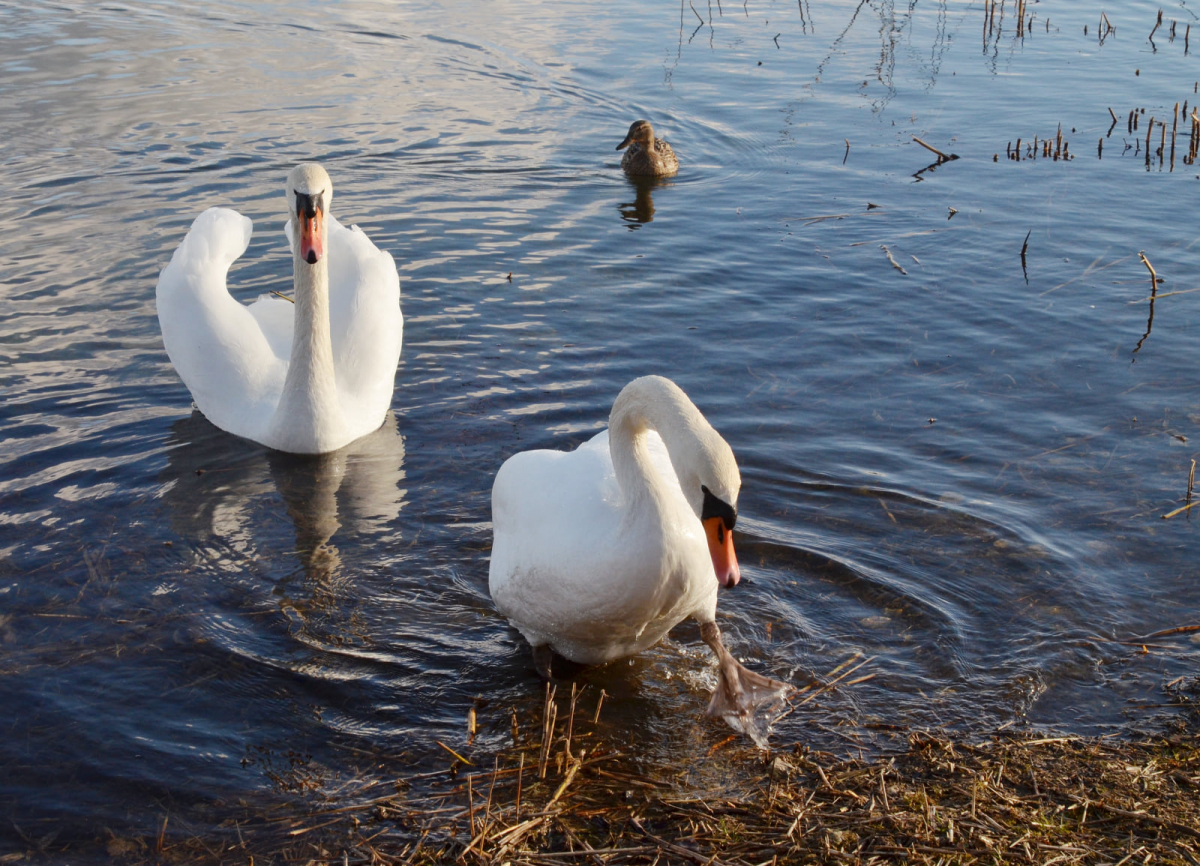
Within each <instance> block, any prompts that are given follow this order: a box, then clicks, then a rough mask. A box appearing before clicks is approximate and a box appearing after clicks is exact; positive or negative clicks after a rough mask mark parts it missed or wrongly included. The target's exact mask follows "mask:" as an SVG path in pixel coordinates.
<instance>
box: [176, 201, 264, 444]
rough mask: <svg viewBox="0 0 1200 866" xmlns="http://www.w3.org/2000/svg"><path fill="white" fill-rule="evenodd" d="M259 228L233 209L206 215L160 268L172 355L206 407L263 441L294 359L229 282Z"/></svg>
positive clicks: (228, 426)
mask: <svg viewBox="0 0 1200 866" xmlns="http://www.w3.org/2000/svg"><path fill="white" fill-rule="evenodd" d="M252 230H253V224H252V223H251V221H250V220H249V219H248V218H246V217H244V216H242V215H241V214H239V213H237V212H236V211H232V210H229V209H227V208H209V209H208V210H206V211H205V212H204V213H202V214H200V216H198V217H196V219H195V221H194V222H193V223H192V227H191V228H190V229H189V230H188V233H187V236H186V237H184V239H183V242H182V243H181V244H180V245H179V248H178V249H177V250H175V254H174V255H173V256H172V257H171V262H170V264H168V265H167V266H166V267H165V268H164V269H163V271H162V273H161V274H160V275H159V278H158V287H157V289H156V291H155V302H156V306H157V309H158V321H159V326H160V327H161V329H162V336H163V345H164V346H165V347H166V350H167V355H168V356H169V357H170V358H171V363H172V364H174V365H175V369H176V371H177V372H178V373H179V376H180V378H181V379H183V382H184V384H185V385H187V387H188V390H189V391H191V393H192V399H194V400H195V401H196V405H197V406H198V407H199V408H200V411H201V412H203V413H204V414H205V416H206V417H207V418H208V419H209V420H210V421H212V422H213V423H214V424H216V425H217V426H218V427H220V428H222V429H224V430H227V431H229V432H231V433H234V434H236V435H238V436H244V437H246V438H249V439H255V440H259V441H261V439H262V437H263V435H264V434H265V431H266V427H267V424H268V423H269V421H270V418H271V414H272V412H274V409H275V405H276V404H277V403H278V401H279V393H280V391H281V389H282V388H283V380H284V376H285V375H286V373H287V364H286V362H285V361H283V360H281V359H280V358H279V357H277V356H276V354H275V353H274V352H273V351H272V347H271V345H270V343H269V341H268V340H267V338H266V336H264V334H263V330H262V328H261V327H260V325H259V323H258V322H257V321H256V319H255V317H254V315H253V314H252V313H251V312H250V310H249V309H248V308H247V307H246V306H245V305H243V304H240V303H238V301H236V300H235V299H234V298H232V297H231V296H230V294H229V290H228V288H227V286H226V277H227V275H228V272H229V267H230V265H232V264H233V262H234V261H236V260H237V259H238V258H239V257H240V256H241V255H242V253H244V252H245V251H246V246H247V245H248V244H249V243H250V234H251V231H252Z"/></svg>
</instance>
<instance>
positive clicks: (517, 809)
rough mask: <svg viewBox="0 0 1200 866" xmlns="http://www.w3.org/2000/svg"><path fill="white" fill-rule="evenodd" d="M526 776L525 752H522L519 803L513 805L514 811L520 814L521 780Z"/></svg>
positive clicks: (519, 769) (519, 772)
mask: <svg viewBox="0 0 1200 866" xmlns="http://www.w3.org/2000/svg"><path fill="white" fill-rule="evenodd" d="M524 777H525V753H524V752H522V753H521V763H520V765H519V766H518V767H517V803H516V805H515V806H513V810H514V812H515V813H516V814H518V815H519V814H520V813H521V781H522V780H523V779H524Z"/></svg>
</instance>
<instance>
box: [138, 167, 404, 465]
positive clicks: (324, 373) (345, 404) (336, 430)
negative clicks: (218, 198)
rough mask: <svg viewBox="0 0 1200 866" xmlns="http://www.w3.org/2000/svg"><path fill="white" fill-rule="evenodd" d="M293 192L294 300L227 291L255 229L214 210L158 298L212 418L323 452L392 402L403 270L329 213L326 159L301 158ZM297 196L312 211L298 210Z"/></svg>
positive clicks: (181, 363) (163, 281)
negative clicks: (318, 162) (244, 298)
mask: <svg viewBox="0 0 1200 866" xmlns="http://www.w3.org/2000/svg"><path fill="white" fill-rule="evenodd" d="M288 195H289V221H288V225H287V235H288V240H289V244H290V246H291V248H292V253H293V255H292V259H293V282H294V288H295V301H294V303H293V302H290V301H288V300H285V299H284V298H281V297H276V296H273V295H262V296H260V297H259V298H258V300H256V301H255V302H254V303H252V304H250V305H245V304H242V303H240V302H239V301H237V300H236V299H234V298H233V297H232V296H231V295H230V294H229V291H228V286H227V276H228V271H229V268H230V266H231V265H232V264H233V262H234V261H236V260H237V259H238V258H240V257H241V255H242V254H243V253H244V252H245V250H246V247H247V245H248V244H249V242H250V237H251V233H252V229H253V227H252V223H251V221H250V220H249V219H248V218H246V217H244V216H242V215H241V214H239V213H237V212H236V211H233V210H229V209H227V208H210V209H208V210H207V211H205V212H204V213H202V214H200V216H198V217H197V218H196V220H195V221H194V222H193V223H192V226H191V229H190V230H189V231H188V233H187V236H186V237H185V238H184V239H183V242H182V243H181V244H180V245H179V248H178V249H176V251H175V253H174V255H173V256H172V258H171V262H170V264H168V265H167V267H166V268H164V269H163V271H162V273H161V275H160V276H159V280H158V287H157V290H156V305H157V309H158V319H159V325H160V327H161V329H162V336H163V344H164V346H165V347H166V350H167V354H168V356H169V357H170V359H171V362H172V364H173V365H174V366H175V369H176V371H177V372H178V373H179V376H180V378H181V379H183V381H184V384H185V385H187V387H188V390H189V391H190V392H191V394H192V398H193V399H194V400H195V401H196V405H197V407H198V408H199V409H200V411H201V412H203V413H204V415H205V416H206V417H207V418H208V419H209V420H210V421H211V422H212V423H214V424H215V425H216V426H218V427H220V428H221V429H222V430H225V431H227V432H229V433H233V434H235V435H237V436H242V437H244V438H246V439H251V440H253V441H255V442H259V443H261V444H263V445H266V446H267V447H269V448H275V449H278V450H281V451H290V452H293V453H301V454H321V453H326V452H329V451H335V450H337V449H339V448H341V447H343V446H345V445H347V444H349V443H350V442H352V441H354V440H355V439H358V438H360V437H362V436H365V435H367V434H368V433H371V432H372V431H374V430H375V429H377V428H378V427H379V425H380V424H382V423H383V420H384V417H385V416H386V414H387V412H388V409H389V408H390V406H391V401H392V392H393V389H394V386H395V375H396V366H397V364H398V362H399V358H400V350H401V347H402V343H403V332H404V318H403V315H402V313H401V310H400V279H399V276H398V274H397V272H396V266H395V262H394V261H393V260H392V257H391V256H390V255H389V254H388V253H386V252H381V251H380V250H379V249H378V248H377V247H376V246H375V245H374V244H373V243H371V241H370V239H369V238H367V236H366V235H365V234H363V232H362V231H361V230H360V229H358V227H357V226H354V227H351V228H345V227H344V226H342V225H341V224H340V223H338V222H337V220H335V219H334V218H333V217H332V216H331V215H329V213H328V207H329V200H330V199H331V197H332V185H331V184H330V183H329V182H328V175H327V174H326V173H325V172H324V170H323V169H321V168H320V167H319V166H315V165H312V164H308V165H305V166H300V167H298V168H297V169H296V170H295V171H293V172H292V174H291V175H290V176H289V183H288ZM301 201H302V202H304V203H305V204H304V205H303V207H307V208H308V209H309V210H310V211H311V213H312V214H313V216H312V217H306V216H305V215H304V214H303V213H301V214H299V215H298V214H297V212H296V208H297V207H298V205H297V202H301ZM303 207H302V209H303ZM314 249H315V250H316V251H319V254H317V252H314ZM314 257H315V261H309V259H310V258H314Z"/></svg>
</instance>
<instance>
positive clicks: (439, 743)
mask: <svg viewBox="0 0 1200 866" xmlns="http://www.w3.org/2000/svg"><path fill="white" fill-rule="evenodd" d="M434 742H435V743H437V744H438V745H439V746H441V747H442V748H443V749H445V750H446V751H447V752H449V753H450V754H452V755H453V756H454V757H456V758H458V759H459V760H460V761H462V762H463V763H464V764H466V765H467V766H468V767H474V766H475V765H474V764H472V763H471V762H470V761H468V760H467V759H466V758H464V757H463V756H462V755H460V754H459V753H458V752H456V751H454V750H453V749H452V748H450V747H449V746H447V745H446V744H445V743H443V742H442V741H441V740H434Z"/></svg>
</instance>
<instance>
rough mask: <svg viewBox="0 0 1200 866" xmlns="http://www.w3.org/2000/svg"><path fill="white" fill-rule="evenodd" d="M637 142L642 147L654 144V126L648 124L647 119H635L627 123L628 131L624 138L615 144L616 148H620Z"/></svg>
mask: <svg viewBox="0 0 1200 866" xmlns="http://www.w3.org/2000/svg"><path fill="white" fill-rule="evenodd" d="M634 142H637V143H638V144H640V145H641V146H642V147H643V148H650V147H651V146H653V144H654V127H652V126H651V125H650V121H648V120H635V121H634V122H633V123H631V124H629V132H628V133H627V134H626V135H625V140H624V141H622V142H621V143H620V144H618V145H617V150H622V149H624V148H626V147H629V145H631V144H633V143H634Z"/></svg>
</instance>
